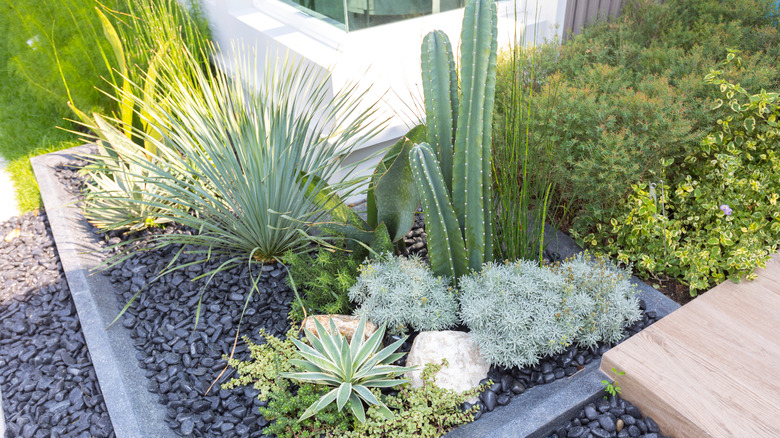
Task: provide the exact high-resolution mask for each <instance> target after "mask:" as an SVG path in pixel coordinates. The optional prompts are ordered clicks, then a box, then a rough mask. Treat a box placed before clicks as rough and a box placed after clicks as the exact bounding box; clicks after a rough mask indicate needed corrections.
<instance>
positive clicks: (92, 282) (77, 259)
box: [30, 145, 173, 438]
mask: <svg viewBox="0 0 780 438" xmlns="http://www.w3.org/2000/svg"><path fill="white" fill-rule="evenodd" d="M87 148H88V145H84V146H79V147H76V148H71V149H67V150H65V151H61V152H56V153H51V154H46V155H42V156H39V157H35V158H32V159H31V160H30V161H31V163H32V166H33V170H34V172H35V176H36V178H37V179H38V186H39V187H40V191H41V198H42V199H43V204H44V206H45V208H46V214H47V216H48V218H49V224H50V225H51V230H52V234H53V235H54V240H55V242H56V245H57V252H58V253H59V256H60V261H61V262H62V268H63V270H64V271H65V276H66V278H67V280H68V286H69V287H70V293H71V296H72V297H73V302H74V303H75V305H76V310H77V312H78V315H79V320H80V321H81V330H82V332H83V333H84V338H85V339H86V342H87V347H88V348H89V352H90V356H91V358H92V363H93V365H94V368H95V374H96V375H97V377H98V381H99V383H100V389H101V391H102V393H103V399H104V400H105V402H106V407H107V408H108V413H109V415H110V416H111V422H112V423H113V426H114V431H115V432H116V435H117V437H120V438H124V437H127V438H141V437H169V436H171V435H172V434H173V432H172V431H171V429H170V428H168V426H167V425H166V424H165V422H164V418H165V408H164V407H163V406H162V405H160V404H159V403H158V402H157V400H156V398H155V396H154V395H153V394H151V393H150V392H149V391H148V390H147V385H146V381H147V379H146V376H145V375H144V373H143V371H142V370H141V368H140V367H139V366H138V360H137V359H136V357H135V354H136V349H135V347H134V346H133V341H132V339H131V338H130V333H129V331H128V330H127V329H125V328H124V327H123V326H122V325H121V324H115V325H113V326H111V327H108V325H109V323H110V322H111V321H112V320H113V319H114V317H116V315H117V314H118V313H119V307H118V302H117V299H116V295H115V293H114V291H113V286H112V284H111V282H110V281H109V279H108V277H106V276H104V275H101V274H93V273H92V272H93V268H95V267H96V266H98V265H99V264H100V262H101V260H100V258H99V256H98V255H97V254H98V252H99V248H100V247H99V246H98V245H97V240H96V238H95V236H94V235H93V234H91V233H90V231H89V228H88V224H87V222H86V220H85V219H84V217H83V216H82V214H81V212H80V211H79V209H78V207H77V206H76V205H75V204H76V199H75V197H74V196H73V195H71V194H70V193H68V192H66V191H65V189H64V187H63V186H62V185H61V184H60V182H59V181H58V179H57V176H56V175H55V173H54V169H55V167H56V166H58V165H60V164H63V163H66V162H68V161H70V160H72V159H73V158H74V154H77V153H85V152H86V151H87Z"/></svg>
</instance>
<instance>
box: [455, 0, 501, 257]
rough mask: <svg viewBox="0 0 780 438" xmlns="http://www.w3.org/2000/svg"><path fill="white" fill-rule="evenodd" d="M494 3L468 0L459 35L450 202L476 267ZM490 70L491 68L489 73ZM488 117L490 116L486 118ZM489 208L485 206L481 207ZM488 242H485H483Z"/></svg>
mask: <svg viewBox="0 0 780 438" xmlns="http://www.w3.org/2000/svg"><path fill="white" fill-rule="evenodd" d="M494 11H495V4H494V3H493V2H492V1H490V0H472V1H469V2H468V4H467V5H466V10H465V12H464V18H463V32H462V35H461V99H460V108H459V113H458V122H457V123H458V131H457V133H456V136H455V145H454V148H455V159H454V167H453V178H454V180H453V188H452V197H453V207H454V209H455V212H456V214H457V216H458V222H459V223H460V225H461V228H462V229H463V232H464V237H465V242H466V247H467V248H468V251H469V266H470V267H471V268H472V269H479V268H480V267H481V266H482V263H483V261H484V260H485V257H484V255H485V253H486V252H485V245H486V242H487V241H488V240H489V239H490V237H488V236H486V235H485V231H486V228H487V224H488V223H489V219H490V218H489V216H487V213H486V209H485V204H486V203H489V202H490V200H489V199H483V196H485V194H486V193H489V191H487V190H486V189H485V188H484V185H485V181H489V179H487V178H486V176H485V175H484V172H485V171H486V170H488V169H489V166H490V163H489V162H487V163H486V162H485V161H484V160H485V158H486V156H487V157H488V158H489V152H488V153H487V154H486V153H485V152H484V150H483V149H484V148H489V147H490V144H487V145H486V144H484V141H485V136H486V134H487V135H489V133H486V132H485V129H486V128H485V126H486V125H485V122H486V120H485V113H486V100H487V97H488V96H487V95H488V94H490V92H492V91H494V89H495V81H493V83H494V88H493V90H487V85H488V83H489V82H490V81H489V79H488V77H489V76H490V75H489V67H490V64H491V58H492V57H493V56H494V55H492V54H491V51H492V48H493V46H494V43H493V41H494V39H495V38H496V32H495V31H494V29H495V12H494ZM493 74H495V70H494V72H493ZM491 122H492V121H491ZM487 212H489V207H488V209H487ZM488 245H490V244H489V243H488Z"/></svg>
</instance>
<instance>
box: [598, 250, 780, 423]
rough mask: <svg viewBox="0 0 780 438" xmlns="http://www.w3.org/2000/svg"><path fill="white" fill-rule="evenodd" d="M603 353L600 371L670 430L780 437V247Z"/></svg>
mask: <svg viewBox="0 0 780 438" xmlns="http://www.w3.org/2000/svg"><path fill="white" fill-rule="evenodd" d="M757 274H758V279H756V280H754V281H751V282H741V283H738V284H735V283H733V282H731V281H726V282H724V283H721V284H720V285H718V286H717V287H715V288H713V289H712V290H710V291H709V292H707V293H705V294H703V295H702V296H701V297H699V298H697V299H695V300H694V301H692V302H690V303H689V304H686V305H685V306H683V307H681V308H680V309H678V310H677V311H675V312H673V313H671V314H670V315H669V316H667V317H665V318H663V319H662V320H660V321H658V322H657V323H655V324H653V325H652V326H650V327H648V328H647V329H645V330H643V331H642V332H641V333H639V334H638V335H636V336H633V337H632V338H630V339H629V340H627V341H626V342H624V343H622V344H620V345H618V346H617V347H615V348H613V349H611V350H610V351H609V352H607V354H605V355H604V357H603V358H602V362H601V370H602V371H603V372H604V373H605V374H607V375H608V376H609V377H610V378H614V375H613V373H612V368H613V367H614V368H615V369H617V370H618V371H623V372H625V373H626V374H625V375H623V376H620V377H619V378H618V381H619V384H620V386H621V388H622V389H623V392H622V395H623V396H624V397H625V398H626V399H627V400H629V401H630V402H631V403H634V404H635V405H636V406H638V407H639V408H640V409H641V410H642V412H643V413H644V414H645V415H649V416H650V417H652V418H653V419H654V420H655V421H656V422H657V423H658V424H659V425H660V426H661V431H662V432H663V433H664V434H665V435H669V436H674V437H678V438H689V437H691V438H695V437H723V438H734V437H751V438H752V437H755V438H759V437H766V438H777V437H780V381H778V377H779V376H780V372H778V369H780V254H777V255H775V256H774V257H773V258H772V260H770V261H769V262H768V263H767V267H766V269H759V270H758V271H757Z"/></svg>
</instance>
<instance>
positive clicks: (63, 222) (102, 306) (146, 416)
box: [0, 145, 679, 438]
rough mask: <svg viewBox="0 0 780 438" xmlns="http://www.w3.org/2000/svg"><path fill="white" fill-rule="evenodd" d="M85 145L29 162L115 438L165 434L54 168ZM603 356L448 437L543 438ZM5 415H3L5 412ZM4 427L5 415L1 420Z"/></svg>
mask: <svg viewBox="0 0 780 438" xmlns="http://www.w3.org/2000/svg"><path fill="white" fill-rule="evenodd" d="M87 147H88V145H84V146H79V147H76V148H72V149H68V150H66V151H62V152H57V153H52V154H47V155H42V156H40V157H35V158H33V159H31V162H32V164H33V169H34V171H35V175H36V177H37V178H38V184H39V186H40V189H41V197H42V198H43V201H44V205H45V206H46V212H47V214H48V217H49V223H50V224H51V228H52V233H53V234H54V239H55V241H56V244H57V250H58V252H59V255H60V260H61V261H62V267H63V269H64V270H65V275H66V277H67V280H68V285H69V287H70V290H71V294H72V295H73V301H74V302H75V304H76V309H77V311H78V314H79V319H80V320H81V327H82V330H83V332H84V337H85V338H86V341H87V346H88V348H89V351H90V355H91V357H92V361H93V364H94V367H95V373H96V374H97V376H98V380H99V382H100V387H101V390H102V391H103V398H104V399H105V401H106V406H107V408H108V411H109V414H110V416H111V421H112V423H113V425H114V430H115V432H116V434H117V436H118V437H120V438H122V437H129V438H137V437H158V436H159V437H163V436H170V435H171V434H172V431H171V430H170V429H169V428H168V426H167V425H166V424H165V422H164V415H165V411H164V407H163V406H162V405H160V404H158V403H157V401H156V399H155V397H154V396H153V395H152V394H151V393H149V392H148V391H147V389H146V385H143V384H141V383H140V382H146V377H145V376H144V374H143V373H142V371H141V369H140V368H139V367H138V365H137V360H136V358H135V347H134V346H133V343H132V340H131V339H130V336H129V331H128V330H127V329H125V328H124V327H122V326H121V325H114V326H112V327H110V328H108V329H106V327H107V326H108V324H109V323H110V322H111V321H112V320H113V318H114V317H115V316H116V315H117V313H118V303H117V301H116V298H115V294H114V293H113V291H112V288H113V286H112V285H111V283H110V281H108V279H107V278H106V277H104V276H102V275H99V274H97V275H90V272H91V270H92V269H93V268H94V267H95V266H97V265H98V264H99V263H100V260H99V258H98V257H97V256H96V255H95V254H94V253H93V252H90V251H95V250H97V249H98V246H97V245H96V244H95V239H94V236H92V235H91V233H90V232H89V231H88V229H87V224H86V221H85V219H84V217H83V216H82V215H81V213H80V212H79V210H78V208H77V207H76V206H75V202H76V199H75V197H73V196H72V195H70V194H69V193H67V192H65V190H64V188H63V187H62V185H61V184H60V183H59V181H58V180H57V177H56V175H55V174H54V168H55V167H56V166H57V165H60V164H63V163H65V162H67V161H69V160H71V159H73V158H74V154H78V153H85V152H86V148H87ZM547 231H548V232H547V233H546V234H547V236H548V239H551V240H552V244H551V245H552V248H555V250H556V252H558V253H559V254H560V255H561V256H562V257H564V258H565V257H568V256H570V255H573V254H575V253H577V252H580V251H582V249H581V248H580V247H579V246H577V244H576V243H575V242H574V241H573V240H572V239H571V238H569V237H568V236H566V235H564V234H562V233H560V232H558V231H554V230H549V229H548V230H547ZM632 282H633V283H634V284H637V286H638V289H639V291H640V298H642V299H644V300H645V303H646V304H647V309H648V310H655V311H656V313H657V314H658V315H659V316H665V315H667V314H669V313H671V312H672V311H674V310H676V309H677V308H678V307H679V305H678V304H677V303H675V302H674V301H672V300H671V299H669V298H667V297H666V296H664V295H663V294H661V293H660V292H658V291H656V290H655V289H653V288H652V287H650V286H647V285H646V284H644V283H643V282H641V281H640V280H639V279H637V278H636V277H632ZM599 365H600V360H599V361H593V362H591V363H590V364H588V365H587V366H585V368H584V369H583V370H582V371H580V372H578V373H577V374H575V375H573V376H572V377H570V378H567V379H561V380H556V381H554V382H552V383H550V384H547V385H542V386H537V387H534V388H531V389H529V390H528V391H526V392H525V393H524V394H523V396H522V397H517V398H515V399H514V400H513V401H512V402H511V403H510V404H509V405H507V406H499V407H497V408H496V409H495V410H493V411H492V412H487V413H485V414H484V415H483V416H482V418H481V419H480V420H479V421H477V422H474V423H470V424H466V425H464V426H461V427H459V428H458V429H456V430H454V431H452V432H450V433H449V434H447V437H449V438H471V437H491V438H493V437H495V438H504V437H507V438H510V437H511V438H516V437H532V438H537V437H545V436H547V433H549V432H550V431H551V430H554V429H555V428H557V427H559V426H561V425H562V422H565V421H567V419H568V418H569V417H570V416H571V415H573V414H575V413H576V411H577V410H579V409H581V408H582V407H583V406H584V405H586V404H587V403H590V402H592V401H594V400H597V399H598V398H600V397H601V396H602V395H603V386H602V384H601V380H602V379H603V378H604V375H603V374H601V372H600V371H599ZM0 413H1V412H0ZM0 430H2V418H0Z"/></svg>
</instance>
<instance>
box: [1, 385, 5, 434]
mask: <svg viewBox="0 0 780 438" xmlns="http://www.w3.org/2000/svg"><path fill="white" fill-rule="evenodd" d="M4 436H5V415H4V414H3V393H2V392H0V437H4Z"/></svg>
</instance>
